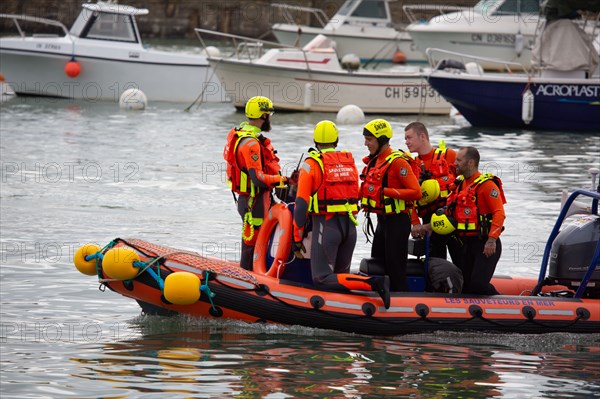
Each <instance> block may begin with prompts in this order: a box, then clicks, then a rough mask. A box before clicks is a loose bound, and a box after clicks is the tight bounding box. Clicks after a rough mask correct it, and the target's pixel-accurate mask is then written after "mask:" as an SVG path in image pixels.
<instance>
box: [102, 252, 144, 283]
mask: <svg viewBox="0 0 600 399" xmlns="http://www.w3.org/2000/svg"><path fill="white" fill-rule="evenodd" d="M139 261H140V257H139V256H138V254H137V252H135V250H134V249H132V248H128V247H117V248H112V249H110V250H108V251H107V252H106V253H105V254H104V258H103V259H102V269H103V270H104V272H105V273H106V274H107V275H108V277H110V278H113V279H116V280H131V279H132V278H134V277H135V276H137V274H138V272H139V270H138V268H137V267H135V266H134V265H133V264H134V263H135V262H139Z"/></svg>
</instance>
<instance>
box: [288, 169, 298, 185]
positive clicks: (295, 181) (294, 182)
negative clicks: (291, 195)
mask: <svg viewBox="0 0 600 399" xmlns="http://www.w3.org/2000/svg"><path fill="white" fill-rule="evenodd" d="M299 175H300V172H298V170H297V169H296V170H294V171H293V172H292V174H291V175H290V176H289V177H288V178H287V181H288V184H289V185H290V186H297V185H298V176H299Z"/></svg>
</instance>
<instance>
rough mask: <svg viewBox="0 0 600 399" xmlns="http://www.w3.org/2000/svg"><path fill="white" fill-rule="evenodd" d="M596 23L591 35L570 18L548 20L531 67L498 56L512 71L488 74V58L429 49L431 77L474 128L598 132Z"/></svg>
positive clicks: (598, 39) (599, 87) (599, 37)
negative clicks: (486, 69) (485, 70)
mask: <svg viewBox="0 0 600 399" xmlns="http://www.w3.org/2000/svg"><path fill="white" fill-rule="evenodd" d="M594 11H595V12H600V10H594ZM592 23H595V24H596V28H595V29H592V30H591V32H593V35H592V36H590V35H589V31H588V29H586V32H588V33H586V32H584V30H583V29H581V27H580V24H578V23H575V22H573V21H572V20H570V19H561V18H558V19H554V20H548V21H547V22H545V23H544V25H545V26H544V27H543V29H542V30H541V34H540V35H539V36H538V40H537V41H536V45H535V47H534V50H533V60H532V68H531V69H529V68H526V67H524V66H523V65H522V64H516V63H511V62H504V61H499V60H496V62H497V63H498V64H499V65H501V66H502V67H503V69H504V70H506V71H507V72H509V73H490V72H484V71H483V69H482V68H481V67H480V65H481V64H480V62H481V61H485V62H487V63H489V62H492V61H494V60H492V59H489V58H485V59H481V58H478V57H474V56H470V55H466V54H458V53H454V52H449V51H445V50H440V49H428V50H427V55H428V58H429V62H430V63H431V65H432V66H433V67H434V70H433V71H432V72H431V73H430V74H428V77H427V79H428V81H429V84H430V85H431V86H432V87H433V88H434V89H435V90H436V91H437V92H438V93H440V94H441V95H442V96H443V97H444V98H445V99H446V100H447V101H448V102H450V103H451V104H452V105H453V106H454V107H455V108H456V109H457V110H458V111H459V112H460V113H461V114H462V115H463V116H464V117H465V118H466V119H467V120H468V121H469V123H470V124H471V125H473V126H486V127H510V128H531V129H545V130H566V131H594V132H600V72H599V69H598V62H599V56H598V52H599V49H598V48H599V47H600V33H598V32H599V30H598V19H597V18H596V19H595V21H592ZM457 59H460V60H461V61H457ZM523 69H524V70H525V72H524V73H516V72H515V71H519V70H523Z"/></svg>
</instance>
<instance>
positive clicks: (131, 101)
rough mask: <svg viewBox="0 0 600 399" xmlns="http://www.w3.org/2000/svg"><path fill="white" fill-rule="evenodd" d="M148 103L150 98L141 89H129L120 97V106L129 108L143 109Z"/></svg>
mask: <svg viewBox="0 0 600 399" xmlns="http://www.w3.org/2000/svg"><path fill="white" fill-rule="evenodd" d="M147 105H148V99H147V98H146V95H145V94H144V92H143V91H141V90H140V89H127V90H125V91H124V92H123V94H121V97H119V107H121V109H128V110H143V109H145V108H146V106H147Z"/></svg>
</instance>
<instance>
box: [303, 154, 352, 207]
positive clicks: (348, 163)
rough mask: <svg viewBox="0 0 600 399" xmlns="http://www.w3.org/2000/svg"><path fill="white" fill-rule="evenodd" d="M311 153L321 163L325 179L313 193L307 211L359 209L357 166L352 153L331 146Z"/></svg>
mask: <svg viewBox="0 0 600 399" xmlns="http://www.w3.org/2000/svg"><path fill="white" fill-rule="evenodd" d="M309 155H310V157H311V158H313V159H314V160H315V161H317V163H318V164H319V166H320V167H321V172H323V180H322V181H321V185H320V186H319V187H318V188H317V191H316V192H315V193H314V194H313V195H312V196H311V197H310V203H309V206H308V211H309V212H310V213H312V214H327V213H356V212H358V170H356V164H355V163H354V157H353V156H352V153H350V152H347V151H335V150H334V149H333V148H332V149H326V150H323V151H310V152H309Z"/></svg>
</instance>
